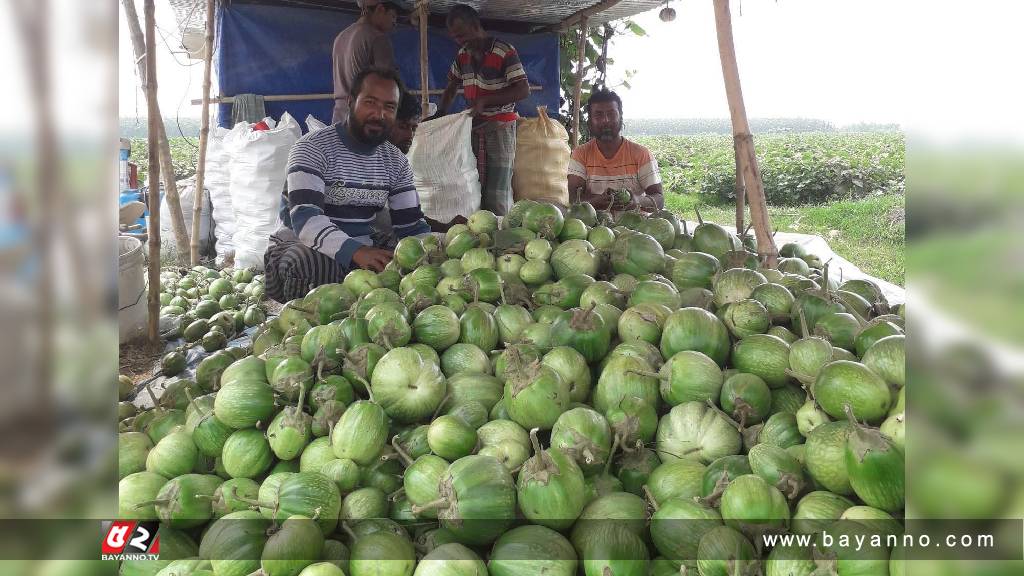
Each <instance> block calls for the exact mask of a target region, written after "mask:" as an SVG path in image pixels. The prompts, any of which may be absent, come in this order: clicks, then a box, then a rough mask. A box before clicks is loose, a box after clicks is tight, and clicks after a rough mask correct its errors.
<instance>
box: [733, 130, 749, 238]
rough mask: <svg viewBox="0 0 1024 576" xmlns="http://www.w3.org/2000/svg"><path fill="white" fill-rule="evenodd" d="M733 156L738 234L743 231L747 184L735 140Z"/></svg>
mask: <svg viewBox="0 0 1024 576" xmlns="http://www.w3.org/2000/svg"><path fill="white" fill-rule="evenodd" d="M733 156H734V159H735V161H736V234H737V235H738V234H742V233H743V220H744V218H745V216H746V214H745V210H744V209H745V204H746V202H745V200H746V198H745V196H746V193H747V188H746V186H744V185H743V168H742V167H740V151H739V149H738V148H736V141H735V140H734V141H733Z"/></svg>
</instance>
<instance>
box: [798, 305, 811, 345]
mask: <svg viewBox="0 0 1024 576" xmlns="http://www.w3.org/2000/svg"><path fill="white" fill-rule="evenodd" d="M796 313H797V316H799V317H800V331H801V332H803V333H804V338H807V337H808V336H810V335H811V331H810V330H808V329H807V315H806V314H804V309H803V306H797V309H796Z"/></svg>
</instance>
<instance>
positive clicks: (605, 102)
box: [587, 88, 622, 142]
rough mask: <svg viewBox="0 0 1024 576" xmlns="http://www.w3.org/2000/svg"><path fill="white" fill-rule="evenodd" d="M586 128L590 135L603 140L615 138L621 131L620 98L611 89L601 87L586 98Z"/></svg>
mask: <svg viewBox="0 0 1024 576" xmlns="http://www.w3.org/2000/svg"><path fill="white" fill-rule="evenodd" d="M587 128H588V129H589V130H590V136H591V137H592V138H596V139H598V140H603V141H605V142H611V141H614V140H616V139H617V138H618V137H619V135H620V134H621V133H622V99H621V98H619V95H618V94H616V93H615V92H612V91H611V90H608V89H605V88H601V89H600V90H596V91H594V93H593V94H591V95H590V99H589V100H587Z"/></svg>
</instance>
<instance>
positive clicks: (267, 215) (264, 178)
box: [224, 112, 302, 269]
mask: <svg viewBox="0 0 1024 576" xmlns="http://www.w3.org/2000/svg"><path fill="white" fill-rule="evenodd" d="M264 122H266V123H267V124H268V125H270V126H271V129H270V130H252V129H251V128H250V129H248V130H246V129H244V128H246V127H247V126H246V124H245V123H242V122H240V123H239V124H237V125H235V128H234V129H232V130H231V132H230V133H229V134H228V135H227V136H226V137H225V138H224V146H225V147H226V148H227V149H228V150H230V152H231V204H232V206H233V208H234V213H235V224H236V226H237V229H236V230H235V234H234V236H233V243H234V245H235V266H236V267H239V268H242V267H255V268H257V269H262V268H263V253H264V252H266V251H267V245H268V244H269V242H270V235H271V234H273V233H274V232H275V231H276V230H277V229H278V228H279V227H280V225H281V218H280V209H281V193H282V192H283V191H284V186H285V179H286V176H287V168H288V154H289V152H290V151H291V148H292V144H294V143H295V141H296V140H298V139H299V137H300V136H301V135H302V129H301V128H300V127H299V123H298V122H296V121H295V119H294V118H292V117H291V115H290V114H288V113H287V112H285V113H284V114H282V115H281V121H280V122H278V123H277V124H276V125H275V124H274V123H273V120H271V119H270V118H265V119H264ZM240 126H241V127H242V129H240Z"/></svg>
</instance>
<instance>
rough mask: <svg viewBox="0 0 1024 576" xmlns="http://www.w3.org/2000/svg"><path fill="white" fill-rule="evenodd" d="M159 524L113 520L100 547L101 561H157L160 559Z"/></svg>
mask: <svg viewBox="0 0 1024 576" xmlns="http://www.w3.org/2000/svg"><path fill="white" fill-rule="evenodd" d="M159 527H160V523H159V522H136V521H134V520H115V521H114V522H111V523H110V527H109V528H107V529H106V532H105V533H104V535H103V542H102V543H101V545H100V559H101V560H158V559H159V558H160V535H159V534H157V529H159Z"/></svg>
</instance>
